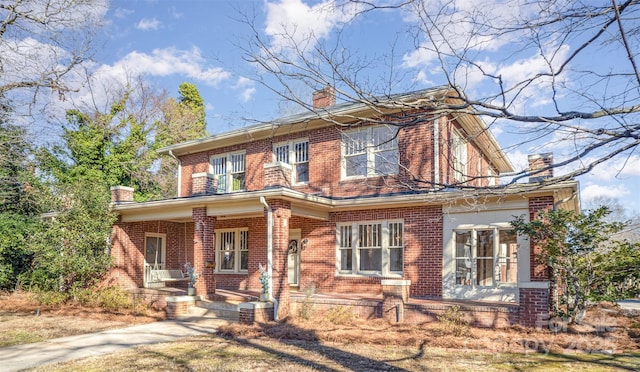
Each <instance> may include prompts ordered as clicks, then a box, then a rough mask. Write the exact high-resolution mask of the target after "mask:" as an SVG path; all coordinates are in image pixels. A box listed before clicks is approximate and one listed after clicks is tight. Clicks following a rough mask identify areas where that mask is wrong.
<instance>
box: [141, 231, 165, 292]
mask: <svg viewBox="0 0 640 372" xmlns="http://www.w3.org/2000/svg"><path fill="white" fill-rule="evenodd" d="M165 240H166V238H165V235H164V234H146V235H145V237H144V286H145V288H151V287H163V286H164V283H163V282H155V281H153V279H152V278H151V270H163V269H165V251H166V249H165Z"/></svg>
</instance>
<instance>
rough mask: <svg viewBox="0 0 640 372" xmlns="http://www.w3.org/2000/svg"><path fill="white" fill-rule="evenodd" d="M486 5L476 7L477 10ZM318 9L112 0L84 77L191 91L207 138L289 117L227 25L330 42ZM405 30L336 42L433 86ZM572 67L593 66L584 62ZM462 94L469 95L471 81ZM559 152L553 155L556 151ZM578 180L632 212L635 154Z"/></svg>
mask: <svg viewBox="0 0 640 372" xmlns="http://www.w3.org/2000/svg"><path fill="white" fill-rule="evenodd" d="M491 1H492V0H484V2H486V3H487V4H489V3H491ZM496 1H497V2H499V0H496ZM328 3H330V1H329V0H325V1H324V2H320V1H305V0H271V1H250V0H244V1H222V0H219V1H218V0H213V1H205V0H201V1H194V0H182V1H173V0H137V1H131V0H127V1H122V0H113V1H111V3H110V5H109V9H108V11H107V13H106V19H107V24H106V26H105V28H104V29H103V33H102V34H101V35H100V42H101V45H102V47H101V48H99V50H98V51H97V53H96V55H95V63H94V65H93V66H92V67H91V69H92V71H94V72H96V73H97V74H98V76H102V77H103V78H105V79H116V80H118V79H120V80H121V81H123V79H124V78H125V75H127V74H137V73H142V74H143V75H144V76H145V79H146V80H147V81H149V82H150V83H151V84H153V86H154V87H156V88H159V89H166V90H167V91H168V92H169V93H170V94H171V95H173V96H175V95H177V88H178V85H179V84H180V83H181V82H183V81H189V82H192V83H195V84H196V86H197V87H198V89H199V90H200V93H201V95H202V97H203V98H204V100H205V103H206V106H207V123H208V130H209V132H210V133H218V132H221V131H225V130H228V129H232V128H237V127H240V126H243V125H247V121H244V120H242V119H241V118H251V119H257V120H269V119H273V118H276V117H278V116H283V115H286V114H289V113H291V110H292V107H291V106H290V105H287V104H284V103H283V102H282V100H281V99H279V98H278V97H277V96H275V95H274V94H273V93H271V92H269V90H268V89H266V88H264V87H263V86H261V85H260V84H258V83H256V82H255V81H254V80H252V78H253V77H255V76H256V74H257V73H258V72H256V69H255V68H254V66H252V65H250V64H249V63H247V62H246V61H245V60H244V59H243V51H242V46H243V45H246V43H245V40H246V38H247V37H250V30H249V28H248V26H247V25H246V24H243V23H242V22H239V21H238V20H237V19H238V18H240V13H239V12H245V13H247V14H254V15H255V17H256V18H255V25H256V28H257V30H258V32H260V34H261V35H262V36H263V37H264V38H265V40H268V41H269V42H270V43H271V44H270V46H271V47H273V48H283V47H284V43H283V42H282V41H281V40H279V39H278V37H277V30H278V29H280V28H282V27H288V29H292V27H297V28H299V29H302V30H311V31H313V32H314V34H315V35H316V37H318V38H319V39H321V40H331V39H332V37H334V36H335V34H334V33H335V31H336V30H337V28H338V26H339V25H341V24H342V22H346V21H347V20H349V19H350V17H349V12H348V10H347V11H343V12H327V13H326V14H325V13H322V12H319V11H318V9H320V7H321V6H323V5H326V4H328ZM462 3H464V2H461V4H462ZM461 6H463V5H461ZM496 9H498V8H496ZM501 12H508V10H501ZM410 22H411V19H410V17H407V14H401V13H399V12H394V11H379V12H376V13H375V14H373V13H371V14H370V15H367V17H361V18H358V19H357V20H356V21H354V22H353V23H352V24H350V25H349V27H347V28H345V31H344V34H343V35H342V37H343V41H344V42H345V44H346V45H347V46H348V48H349V50H350V52H351V53H353V54H355V55H361V56H362V58H364V59H366V60H368V61H375V60H376V58H377V57H380V56H383V55H389V53H390V50H391V46H392V45H393V43H394V42H395V43H397V44H396V45H397V47H398V49H397V52H396V53H397V54H395V55H394V56H393V57H394V59H393V63H394V69H395V71H397V72H398V73H400V74H405V75H406V79H405V80H404V82H403V84H399V85H398V89H400V90H402V89H407V90H409V89H411V90H413V89H423V88H428V87H430V86H432V85H435V84H439V83H441V82H442V81H443V80H442V79H441V77H439V76H438V73H437V71H436V70H434V69H433V64H432V62H433V60H432V56H429V55H425V54H424V53H419V52H417V51H415V50H414V51H412V46H413V45H414V40H413V39H412V38H410V37H409V36H408V35H407V34H406V33H403V32H404V30H406V27H407V26H408V24H409V23H410ZM418 42H422V41H420V40H418ZM491 42H492V43H493V44H492V47H491V48H487V50H489V49H490V52H491V53H493V54H498V53H507V52H508V51H509V49H508V48H509V46H508V45H505V44H508V40H507V41H502V42H501V41H498V40H491ZM570 48H571V46H570V45H568V46H567V48H566V49H559V50H562V51H564V52H568V51H569V50H570ZM615 52H616V50H613V53H615ZM620 52H622V51H620ZM483 58H485V62H486V66H487V68H491V67H492V66H494V65H495V64H492V61H491V60H490V58H491V55H490V54H487V55H485V56H484V57H483ZM538 60H539V58H538V59H536V58H535V56H531V58H530V59H522V60H519V61H515V62H514V63H513V64H511V65H508V66H502V67H501V69H502V70H501V71H506V72H511V74H512V75H517V74H518V73H519V72H521V71H524V70H527V69H535V65H536V63H538V62H539V61H538ZM387 61H390V59H387ZM576 63H587V64H588V63H593V62H592V61H590V60H589V59H587V60H583V61H577V62H576ZM385 68H386V69H388V67H387V66H385V64H384V63H381V62H379V63H377V64H375V65H372V67H371V68H370V69H368V70H367V71H366V73H371V74H374V73H381V74H384V73H385ZM371 76H372V77H371V78H372V79H374V78H375V76H374V75H371ZM471 80H472V79H471ZM469 86H470V87H471V89H473V86H472V84H471V82H470V83H469ZM400 90H399V91H396V93H399V92H400ZM306 93H308V94H309V98H310V94H311V92H310V91H309V92H302V93H301V94H306ZM537 104H540V105H542V104H544V103H542V102H540V103H537ZM494 134H495V135H496V136H497V139H498V141H499V142H500V143H501V145H503V146H505V147H507V146H509V145H512V144H514V143H516V142H517V141H518V140H519V138H517V137H515V136H513V135H512V134H511V133H510V131H509V128H508V125H497V126H495V127H494ZM545 146H547V147H545ZM545 151H554V148H553V147H549V145H548V144H546V145H545V144H537V145H530V146H520V147H518V148H516V149H512V150H509V156H510V158H511V160H512V162H513V163H514V164H515V165H516V167H519V168H522V167H524V166H525V165H526V155H527V154H529V153H535V152H545ZM561 151H562V149H560V148H559V149H558V152H561ZM554 153H555V151H554ZM560 156H561V155H558V158H559V157H560ZM579 180H580V182H581V189H582V191H581V192H582V198H583V204H584V203H588V202H589V201H590V200H591V199H592V198H593V197H596V196H610V197H616V198H618V199H620V201H621V202H622V203H623V205H624V206H625V207H626V208H627V209H628V210H630V211H635V212H636V213H640V201H639V198H638V197H637V189H638V187H639V186H640V156H639V155H638V154H637V153H636V154H634V155H632V156H631V157H630V158H626V159H622V158H621V159H617V158H615V159H613V160H612V161H611V162H609V163H607V164H606V165H605V166H600V167H597V168H596V169H594V171H592V172H591V173H590V174H589V175H586V176H582V177H580V179H579Z"/></svg>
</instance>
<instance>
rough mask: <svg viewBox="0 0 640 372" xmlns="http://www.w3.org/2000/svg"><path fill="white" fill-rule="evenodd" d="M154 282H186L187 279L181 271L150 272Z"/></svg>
mask: <svg viewBox="0 0 640 372" xmlns="http://www.w3.org/2000/svg"><path fill="white" fill-rule="evenodd" d="M151 278H152V280H153V281H154V282H188V281H189V277H188V276H186V275H185V274H184V273H183V272H182V271H181V270H151Z"/></svg>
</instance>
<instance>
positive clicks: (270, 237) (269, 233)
mask: <svg viewBox="0 0 640 372" xmlns="http://www.w3.org/2000/svg"><path fill="white" fill-rule="evenodd" d="M260 203H262V205H264V207H265V208H266V209H267V274H268V275H269V300H270V301H272V302H273V320H278V300H276V298H275V297H273V268H272V264H273V210H271V207H270V206H269V204H268V203H267V201H266V200H265V198H264V196H261V197H260Z"/></svg>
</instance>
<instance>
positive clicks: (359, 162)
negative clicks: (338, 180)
mask: <svg viewBox="0 0 640 372" xmlns="http://www.w3.org/2000/svg"><path fill="white" fill-rule="evenodd" d="M345 162H346V164H345V166H346V175H347V177H351V176H366V175H367V155H366V154H363V155H354V156H347V157H345Z"/></svg>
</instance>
